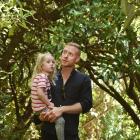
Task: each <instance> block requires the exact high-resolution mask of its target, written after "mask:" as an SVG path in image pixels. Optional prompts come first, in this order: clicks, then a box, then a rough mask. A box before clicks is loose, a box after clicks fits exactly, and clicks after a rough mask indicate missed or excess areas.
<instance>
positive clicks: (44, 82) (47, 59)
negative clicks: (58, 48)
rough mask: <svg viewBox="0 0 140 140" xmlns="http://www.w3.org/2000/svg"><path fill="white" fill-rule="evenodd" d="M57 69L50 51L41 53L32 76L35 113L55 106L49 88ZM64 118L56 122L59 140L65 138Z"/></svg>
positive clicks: (32, 98) (32, 96)
mask: <svg viewBox="0 0 140 140" xmlns="http://www.w3.org/2000/svg"><path fill="white" fill-rule="evenodd" d="M54 70H55V60H54V58H53V56H52V55H51V54H50V53H44V54H43V53H41V54H39V55H38V57H37V61H36V65H35V67H34V72H33V76H32V84H31V100H32V109H33V112H34V113H35V114H38V115H39V114H40V113H41V112H42V111H48V110H49V108H52V107H54V104H53V103H52V102H51V99H50V98H49V96H50V95H48V94H49V90H50V88H51V81H52V77H53V74H54ZM64 123H65V122H64V119H63V117H60V118H58V120H57V121H56V122H55V128H56V134H57V138H58V140H64Z"/></svg>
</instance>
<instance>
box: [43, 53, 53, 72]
mask: <svg viewBox="0 0 140 140" xmlns="http://www.w3.org/2000/svg"><path fill="white" fill-rule="evenodd" d="M54 69H55V60H54V58H53V56H52V55H51V54H50V55H47V56H45V58H44V60H43V63H42V71H43V72H44V73H47V74H51V73H53V72H54Z"/></svg>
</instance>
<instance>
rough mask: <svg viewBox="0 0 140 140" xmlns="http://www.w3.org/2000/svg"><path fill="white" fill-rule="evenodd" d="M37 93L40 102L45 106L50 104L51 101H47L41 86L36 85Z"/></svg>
mask: <svg viewBox="0 0 140 140" xmlns="http://www.w3.org/2000/svg"><path fill="white" fill-rule="evenodd" d="M37 94H38V97H39V98H40V100H41V101H42V102H44V103H45V104H46V105H47V106H50V105H51V102H50V101H49V99H48V98H47V96H46V95H45V94H44V91H43V88H42V87H38V89H37Z"/></svg>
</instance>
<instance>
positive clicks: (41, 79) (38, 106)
mask: <svg viewBox="0 0 140 140" xmlns="http://www.w3.org/2000/svg"><path fill="white" fill-rule="evenodd" d="M38 87H41V88H44V94H45V95H46V96H48V94H47V90H48V89H50V81H49V79H48V77H47V76H46V75H45V74H43V73H40V74H38V75H37V76H36V77H35V78H34V79H33V82H32V86H31V100H32V109H33V111H34V112H37V111H41V110H42V109H44V108H46V107H47V106H46V104H45V103H44V102H43V101H41V99H40V98H39V96H38V94H37V88H38Z"/></svg>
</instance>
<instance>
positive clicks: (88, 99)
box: [80, 76, 93, 113]
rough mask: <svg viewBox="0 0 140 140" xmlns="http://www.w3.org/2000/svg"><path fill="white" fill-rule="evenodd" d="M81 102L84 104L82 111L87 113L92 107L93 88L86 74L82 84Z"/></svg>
mask: <svg viewBox="0 0 140 140" xmlns="http://www.w3.org/2000/svg"><path fill="white" fill-rule="evenodd" d="M80 104H81V106H82V113H86V112H88V111H89V110H90V109H91V108H92V104H93V101H92V88H91V80H90V78H89V77H88V76H85V78H84V81H83V84H82V90H81V96H80Z"/></svg>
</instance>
